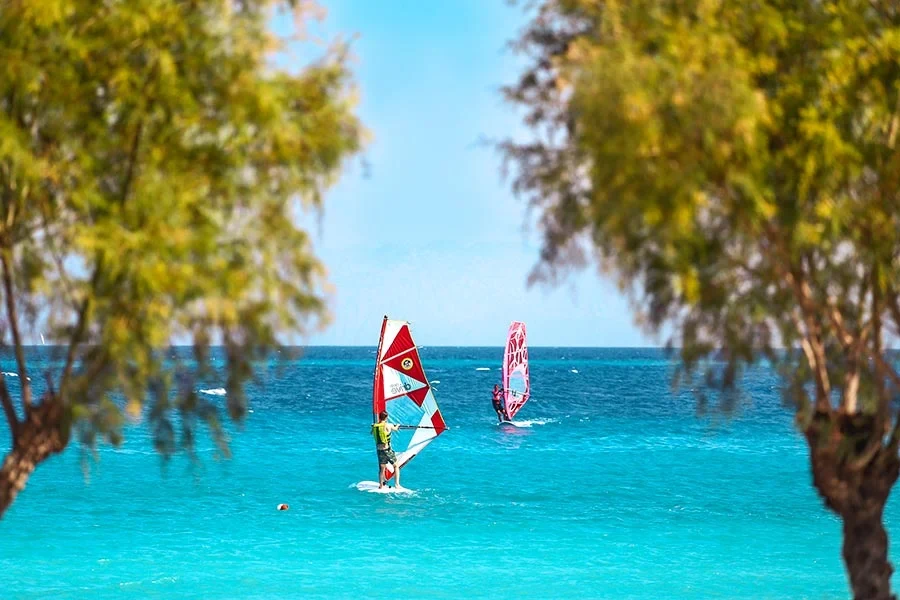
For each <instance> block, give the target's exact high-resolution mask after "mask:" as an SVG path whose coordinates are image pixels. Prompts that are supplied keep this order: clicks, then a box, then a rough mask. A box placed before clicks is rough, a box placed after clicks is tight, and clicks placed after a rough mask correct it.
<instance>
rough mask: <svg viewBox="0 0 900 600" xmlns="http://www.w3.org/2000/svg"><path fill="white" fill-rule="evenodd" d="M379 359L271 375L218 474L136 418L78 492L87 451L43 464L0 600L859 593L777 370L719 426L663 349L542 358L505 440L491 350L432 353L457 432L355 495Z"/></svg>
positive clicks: (6, 539)
mask: <svg viewBox="0 0 900 600" xmlns="http://www.w3.org/2000/svg"><path fill="white" fill-rule="evenodd" d="M373 355H374V348H371V349H369V348H314V349H311V350H310V351H309V352H308V353H307V355H306V356H305V357H304V358H303V359H301V360H299V361H295V362H291V363H289V364H288V365H287V366H286V368H283V369H280V370H279V369H275V368H271V369H265V370H264V371H263V373H262V377H261V381H260V383H259V385H257V386H255V387H254V388H253V389H252V390H251V393H250V398H251V408H252V410H253V413H252V414H250V415H249V419H248V421H247V422H246V425H245V427H244V428H243V431H240V432H235V433H234V435H233V440H232V449H233V451H234V456H233V458H232V459H231V460H228V461H216V460H215V459H214V457H213V453H212V450H211V449H210V447H209V445H208V444H206V445H204V446H203V447H202V448H201V452H200V454H201V458H202V467H201V468H200V469H194V470H191V469H189V466H188V461H187V460H186V459H184V458H178V459H175V460H173V461H172V462H171V463H170V464H169V465H168V467H167V468H166V469H165V470H163V469H161V467H160V461H159V459H158V457H157V456H156V455H155V454H154V453H153V452H152V448H151V444H150V440H149V438H148V436H147V432H146V431H145V430H144V429H142V428H141V427H140V426H136V427H131V428H129V429H128V430H127V431H126V442H125V444H124V446H123V447H122V448H121V449H119V450H113V449H111V448H108V447H101V449H100V451H99V462H97V463H96V464H94V465H93V466H92V468H91V475H90V480H89V481H86V480H85V478H84V477H83V474H82V470H81V463H80V460H81V454H80V453H79V451H78V449H77V447H73V448H70V449H69V450H68V451H66V452H65V453H64V454H62V455H60V456H58V457H55V458H54V459H52V460H51V461H49V462H48V463H46V464H44V465H42V466H41V467H39V469H38V470H37V471H36V473H35V475H34V476H33V477H32V479H31V480H30V482H29V484H28V487H27V488H26V490H25V491H24V492H23V493H22V494H21V495H20V496H19V498H18V500H17V501H16V503H15V504H14V505H13V507H12V508H11V509H10V510H9V512H8V513H7V515H6V517H5V518H4V519H3V521H0V598H3V599H8V598H12V599H23V600H24V599H45V598H54V599H64V598H99V599H106V598H116V599H120V598H197V599H201V598H202V599H219V598H222V599H224V598H259V599H263V598H265V599H269V598H353V597H360V596H365V597H367V598H424V597H428V598H675V599H678V598H748V599H750V598H753V599H760V598H773V599H774V598H846V597H848V595H849V594H848V593H847V586H846V583H845V578H844V572H843V567H842V564H841V562H840V554H839V552H840V547H839V544H840V538H839V534H840V527H839V522H838V521H837V520H836V519H835V518H833V517H832V516H831V515H830V514H829V513H827V512H826V511H825V509H824V508H822V505H821V502H820V501H819V500H818V498H817V496H816V495H815V493H814V491H813V489H812V487H811V485H810V483H809V480H810V478H809V474H808V468H807V464H806V458H807V457H806V450H805V446H804V444H803V441H802V439H801V438H800V437H799V436H798V435H797V434H795V433H794V430H793V429H792V427H791V415H790V413H788V412H787V411H785V410H784V409H782V408H781V406H780V402H779V398H778V395H777V389H776V387H775V386H776V380H775V379H774V377H773V376H772V374H771V373H768V372H765V371H760V372H757V373H753V374H751V375H749V376H748V380H747V388H748V389H749V391H750V392H751V396H752V401H753V405H752V406H750V407H747V408H746V409H745V410H744V411H743V412H741V413H739V414H738V415H737V417H736V418H735V419H734V420H733V421H731V422H729V423H713V422H711V421H710V420H709V419H705V420H704V419H698V418H696V415H695V403H694V400H693V396H692V395H691V394H690V392H689V391H683V392H680V393H679V394H677V395H676V394H673V393H672V391H671V389H670V385H669V383H670V378H669V373H670V365H669V364H668V363H667V361H666V360H665V359H664V358H663V356H662V354H661V353H660V352H659V351H656V350H616V349H584V348H581V349H567V348H536V349H532V350H531V376H532V382H533V394H534V395H533V398H532V400H531V401H530V402H529V403H528V404H527V405H526V406H525V408H524V409H523V410H522V412H521V413H519V415H518V416H517V420H526V421H531V422H532V423H531V425H532V426H531V427H524V428H520V429H512V428H500V427H498V426H497V425H496V423H495V422H496V416H495V415H494V413H493V411H492V410H491V405H490V388H491V386H492V384H493V383H495V382H497V381H498V380H499V377H500V372H499V366H500V365H499V361H500V358H501V356H502V350H501V349H500V348H428V347H426V348H425V349H423V350H422V358H423V362H424V365H425V369H426V372H427V374H428V376H429V379H431V380H438V381H440V383H436V384H435V385H434V387H435V389H436V397H437V400H438V403H439V404H440V406H441V408H442V411H443V413H444V417H445V419H446V422H447V424H448V426H449V427H450V430H449V431H448V432H446V433H445V434H444V435H442V436H440V437H439V438H438V439H437V440H436V441H435V442H434V443H432V444H431V445H430V446H429V447H428V448H426V449H425V450H424V451H423V452H422V454H420V455H419V456H418V457H417V458H416V459H415V460H414V461H413V462H412V463H410V465H409V466H408V467H407V468H406V469H404V471H403V473H402V481H403V484H404V486H406V487H409V488H412V489H414V490H415V494H413V495H410V496H401V495H380V494H372V493H365V492H360V491H357V490H356V489H355V487H354V484H355V483H356V482H358V481H361V480H372V479H375V478H376V477H377V471H376V464H375V462H376V461H375V453H374V449H373V447H372V446H373V444H372V442H371V438H370V437H369V435H368V428H369V423H370V419H371V377H372V370H373ZM2 367H3V370H6V371H11V370H13V369H12V365H11V364H8V363H7V362H4V363H3V364H2ZM485 367H487V368H490V369H491V370H490V371H484V370H478V369H479V368H482V369H483V368H485ZM573 370H574V371H577V372H573ZM34 379H35V380H37V379H38V378H37V377H35V378H34ZM8 380H9V381H11V382H13V380H14V378H8ZM36 383H37V382H36ZM11 385H13V386H15V383H14V382H13V383H11ZM221 386H222V382H221V381H218V382H217V381H214V380H213V381H209V382H208V385H205V386H204V387H203V389H206V390H214V389H215V388H218V387H221ZM211 397H214V398H218V399H219V400H221V396H218V397H216V396H214V395H213V396H211ZM7 446H8V440H6V439H5V438H2V437H0V447H3V448H5V447H7ZM281 502H286V503H288V504H289V505H290V510H289V511H286V512H280V511H277V510H276V505H277V504H278V503H281ZM896 515H897V507H896V503H892V504H891V505H890V507H889V511H888V526H889V528H890V526H891V525H892V524H893V523H896V521H897V519H896V518H895V517H896ZM895 539H896V537H895ZM892 553H893V556H894V557H897V556H898V555H900V553H898V552H897V545H896V544H892Z"/></svg>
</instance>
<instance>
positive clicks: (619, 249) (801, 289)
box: [504, 0, 900, 426]
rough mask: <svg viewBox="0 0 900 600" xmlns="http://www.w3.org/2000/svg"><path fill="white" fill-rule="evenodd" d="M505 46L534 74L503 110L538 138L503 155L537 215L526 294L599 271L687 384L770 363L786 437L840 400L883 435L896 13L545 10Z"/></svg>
mask: <svg viewBox="0 0 900 600" xmlns="http://www.w3.org/2000/svg"><path fill="white" fill-rule="evenodd" d="M516 47H517V48H518V49H519V50H520V51H523V52H525V53H527V54H528V55H529V56H530V57H532V61H531V63H530V64H529V66H528V67H527V68H526V70H525V71H524V73H523V74H522V75H521V77H520V79H519V80H518V81H517V82H516V84H514V85H512V86H509V87H508V88H507V89H506V95H507V98H508V99H509V100H510V101H511V102H513V103H515V104H517V105H519V106H521V107H523V108H524V109H525V110H526V113H525V119H526V122H527V123H528V124H530V125H532V126H533V127H534V129H535V132H536V134H537V135H536V137H535V139H534V140H531V141H528V142H524V143H523V142H509V143H507V144H505V145H504V150H505V154H506V157H507V159H508V160H509V161H510V162H511V163H512V166H513V167H514V170H515V173H514V177H515V179H514V186H515V189H516V190H517V191H518V192H520V193H523V194H524V195H526V196H527V197H528V198H529V199H530V201H531V202H532V204H533V205H534V206H536V207H537V208H538V209H539V213H540V214H541V216H542V228H543V232H544V249H543V254H542V259H541V262H540V264H539V265H538V267H537V268H536V270H535V273H534V277H535V278H536V279H541V278H549V279H551V280H552V279H553V278H554V277H557V276H558V275H559V274H560V273H564V272H565V267H567V266H571V265H572V264H580V263H581V262H583V260H584V259H585V253H586V251H587V252H593V253H595V254H596V256H597V258H598V259H599V261H600V262H601V264H602V265H603V266H604V268H607V269H610V270H612V271H614V272H615V273H616V275H617V277H618V278H619V281H620V284H621V285H622V287H623V288H624V289H626V290H629V292H630V293H631V294H632V295H633V298H634V299H635V304H636V306H637V307H639V310H640V311H641V312H642V314H641V320H642V322H643V323H645V324H646V325H647V327H648V329H650V330H651V331H659V330H661V329H663V328H664V327H665V326H667V325H669V326H671V327H672V328H673V330H674V334H673V336H672V339H671V340H670V343H671V345H672V346H675V347H678V348H679V349H680V353H681V358H682V359H683V365H684V366H685V367H686V371H687V373H688V374H690V373H693V372H695V371H696V370H697V369H699V368H704V367H709V368H710V370H709V371H707V374H708V376H709V382H710V383H711V384H714V385H717V386H718V387H720V388H723V389H730V388H733V387H734V386H735V385H736V384H737V382H738V381H739V376H740V373H741V369H742V366H744V365H746V364H748V363H752V362H754V361H756V360H758V359H759V358H760V357H765V358H767V359H769V360H771V361H773V362H774V363H775V364H777V365H778V366H780V367H781V368H782V369H783V372H784V373H785V375H786V376H787V377H788V385H787V386H786V389H787V390H788V392H789V394H790V399H791V400H792V401H796V402H798V403H799V405H800V408H801V411H800V419H801V423H807V422H808V418H809V417H810V412H809V410H807V408H810V409H811V408H812V407H813V406H814V405H815V406H817V407H818V409H819V410H830V409H831V408H834V407H835V406H834V405H833V404H832V403H833V402H835V401H837V400H838V398H837V397H838V396H839V397H840V404H839V408H840V410H841V411H844V412H849V413H852V412H854V411H855V410H857V408H862V409H863V410H865V411H866V412H868V413H872V414H876V415H878V416H879V419H881V420H880V421H879V423H881V424H883V425H885V426H886V425H887V423H886V420H887V417H888V412H889V406H890V399H891V397H892V396H893V395H894V394H896V392H897V390H898V389H900V387H898V382H900V378H898V377H897V374H896V372H895V370H894V369H893V367H892V366H891V365H889V364H888V361H886V360H883V357H884V356H885V354H884V348H883V345H884V341H883V340H884V336H885V335H892V334H896V333H897V332H898V330H900V309H898V304H897V294H898V289H900V287H898V286H900V270H898V262H897V261H898V257H900V221H898V214H900V210H898V209H900V194H898V183H900V154H898V152H897V149H896V142H897V135H898V125H900V123H898V120H900V14H898V9H897V7H896V4H895V3H889V2H868V1H859V0H855V1H851V0H843V1H831V2H782V1H775V0H766V1H761V2H749V3H739V2H725V1H714V0H689V1H678V2H674V1H664V0H634V1H629V2H617V1H611V0H609V1H601V0H545V1H544V2H541V3H540V6H539V9H538V13H537V16H536V17H535V19H534V21H533V22H532V24H531V26H530V27H529V28H528V29H527V30H526V31H525V33H524V34H523V36H522V38H521V39H520V40H519V41H518V42H517V44H516ZM780 348H787V349H798V350H800V349H802V351H803V352H802V353H797V352H779V349H780ZM708 358H713V359H716V360H715V362H712V363H710V362H709V361H706V360H705V359H708ZM813 390H814V391H813ZM809 394H812V396H813V398H811V397H810V396H809ZM811 400H812V402H811Z"/></svg>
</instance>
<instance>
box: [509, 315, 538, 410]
mask: <svg viewBox="0 0 900 600" xmlns="http://www.w3.org/2000/svg"><path fill="white" fill-rule="evenodd" d="M503 393H504V397H505V400H506V414H507V415H508V416H509V418H510V419H512V418H513V417H514V416H516V413H517V412H519V410H521V409H522V407H523V406H524V405H525V403H526V402H528V398H529V397H530V396H531V380H530V378H529V376H528V345H527V343H526V340H525V323H522V322H521V321H513V322H512V323H511V324H510V326H509V333H508V334H507V336H506V351H505V352H504V353H503Z"/></svg>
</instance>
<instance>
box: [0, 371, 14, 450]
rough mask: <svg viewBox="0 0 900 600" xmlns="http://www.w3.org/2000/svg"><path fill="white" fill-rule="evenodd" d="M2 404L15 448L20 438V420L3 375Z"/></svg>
mask: <svg viewBox="0 0 900 600" xmlns="http://www.w3.org/2000/svg"><path fill="white" fill-rule="evenodd" d="M0 403H2V404H3V412H4V413H6V422H7V423H8V424H9V433H10V436H11V437H12V443H13V446H15V445H16V441H17V440H18V437H19V419H18V418H17V417H16V409H15V408H13V403H12V397H11V396H10V395H9V390H8V389H7V388H6V381H5V380H4V379H3V376H2V375H0Z"/></svg>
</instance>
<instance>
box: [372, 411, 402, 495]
mask: <svg viewBox="0 0 900 600" xmlns="http://www.w3.org/2000/svg"><path fill="white" fill-rule="evenodd" d="M387 418H388V413H387V411H386V410H383V411H381V413H379V414H378V422H377V423H375V424H374V425H372V436H373V437H374V438H375V450H376V451H377V452H378V489H381V488H383V487H384V482H385V481H386V480H387V477H386V470H387V466H388V465H389V464H391V465H394V476H395V477H396V478H397V479H396V482H397V483H396V486H397V487H400V467H398V466H397V456H396V455H395V454H394V450H393V449H392V448H391V432H393V431H397V430H399V429H400V426H399V425H394V424H393V423H388V420H387Z"/></svg>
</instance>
